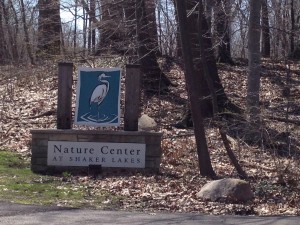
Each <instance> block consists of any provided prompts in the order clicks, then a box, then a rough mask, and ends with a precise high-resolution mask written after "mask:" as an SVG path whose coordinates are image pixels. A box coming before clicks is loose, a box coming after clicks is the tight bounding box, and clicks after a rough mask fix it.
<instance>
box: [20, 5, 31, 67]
mask: <svg viewBox="0 0 300 225" xmlns="http://www.w3.org/2000/svg"><path fill="white" fill-rule="evenodd" d="M20 4H21V13H22V22H23V29H24V35H25V44H26V49H27V54H28V57H29V59H30V62H31V64H34V57H33V52H32V48H31V46H32V43H31V41H30V38H29V31H28V26H27V21H26V13H25V6H24V1H23V0H20Z"/></svg>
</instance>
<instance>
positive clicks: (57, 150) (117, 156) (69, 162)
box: [47, 141, 146, 168]
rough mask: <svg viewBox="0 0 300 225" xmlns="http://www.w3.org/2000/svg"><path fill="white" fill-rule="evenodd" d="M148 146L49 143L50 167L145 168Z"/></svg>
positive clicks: (132, 144)
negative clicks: (98, 166) (99, 166)
mask: <svg viewBox="0 0 300 225" xmlns="http://www.w3.org/2000/svg"><path fill="white" fill-rule="evenodd" d="M145 152H146V144H138V143H103V142H101V143H100V142H69V141H48V159H47V164H48V165H49V166H89V165H101V166H103V167H128V168H145Z"/></svg>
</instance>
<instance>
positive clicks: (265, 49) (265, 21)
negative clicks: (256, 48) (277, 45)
mask: <svg viewBox="0 0 300 225" xmlns="http://www.w3.org/2000/svg"><path fill="white" fill-rule="evenodd" d="M261 8H262V29H261V31H262V49H261V54H262V56H263V57H266V58H270V56H271V42H270V38H271V37H270V25H269V11H268V0H262V4H261Z"/></svg>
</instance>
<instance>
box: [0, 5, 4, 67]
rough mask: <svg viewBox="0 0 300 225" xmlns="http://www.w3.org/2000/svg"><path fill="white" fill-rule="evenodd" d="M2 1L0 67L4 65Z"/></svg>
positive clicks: (0, 9) (0, 11)
mask: <svg viewBox="0 0 300 225" xmlns="http://www.w3.org/2000/svg"><path fill="white" fill-rule="evenodd" d="M2 2H3V0H1V3H0V33H1V34H2V35H0V65H2V64H4V58H5V54H4V53H5V48H4V46H5V44H4V35H3V34H4V29H3V13H2V12H3V9H2V6H3V4H2Z"/></svg>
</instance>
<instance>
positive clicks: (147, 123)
mask: <svg viewBox="0 0 300 225" xmlns="http://www.w3.org/2000/svg"><path fill="white" fill-rule="evenodd" d="M138 127H139V130H141V131H151V130H155V129H156V127H157V123H156V122H155V120H154V119H153V118H151V117H150V116H148V115H146V114H144V115H142V116H141V117H140V118H139V121H138Z"/></svg>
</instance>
